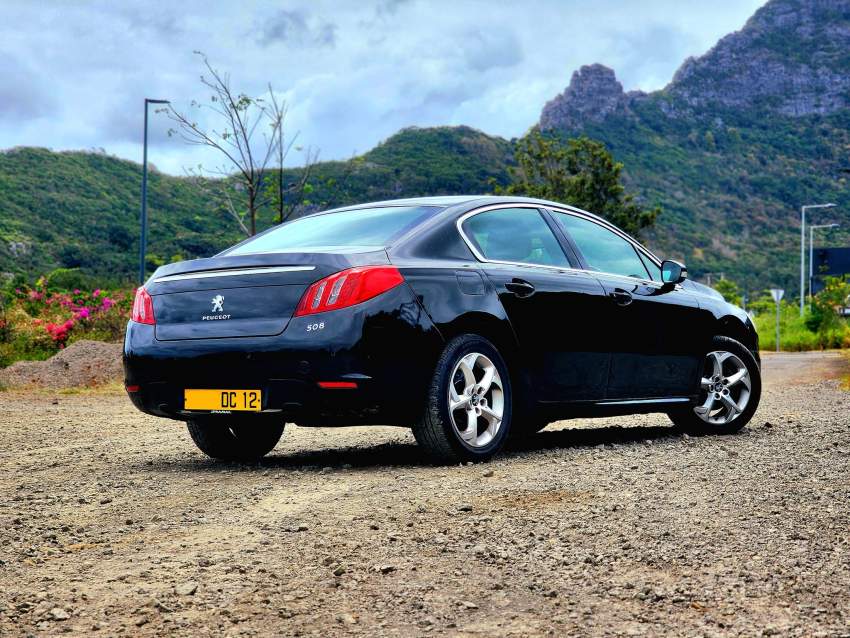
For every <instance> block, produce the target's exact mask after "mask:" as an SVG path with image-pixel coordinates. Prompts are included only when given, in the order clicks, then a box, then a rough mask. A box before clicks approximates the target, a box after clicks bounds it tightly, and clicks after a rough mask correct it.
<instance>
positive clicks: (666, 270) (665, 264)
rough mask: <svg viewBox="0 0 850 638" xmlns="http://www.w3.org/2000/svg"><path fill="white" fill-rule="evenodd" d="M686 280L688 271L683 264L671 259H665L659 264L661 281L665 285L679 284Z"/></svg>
mask: <svg viewBox="0 0 850 638" xmlns="http://www.w3.org/2000/svg"><path fill="white" fill-rule="evenodd" d="M687 278H688V269H687V268H686V267H685V264H680V263H679V262H678V261H673V260H672V259H665V260H664V261H662V262H661V281H663V282H664V283H665V284H670V285H676V284H680V283H682V282H683V281H685V279H687Z"/></svg>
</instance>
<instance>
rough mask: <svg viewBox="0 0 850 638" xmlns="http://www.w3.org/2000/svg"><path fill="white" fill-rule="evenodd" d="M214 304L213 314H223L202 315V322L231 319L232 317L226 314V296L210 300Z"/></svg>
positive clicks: (217, 296) (218, 296)
mask: <svg viewBox="0 0 850 638" xmlns="http://www.w3.org/2000/svg"><path fill="white" fill-rule="evenodd" d="M210 303H211V304H212V312H214V313H221V314H212V315H202V316H201V321H216V320H221V319H230V315H226V314H224V295H216V296H215V297H213V298H212V299H210Z"/></svg>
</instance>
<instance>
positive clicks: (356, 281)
mask: <svg viewBox="0 0 850 638" xmlns="http://www.w3.org/2000/svg"><path fill="white" fill-rule="evenodd" d="M403 281H404V278H403V277H402V276H401V273H400V272H399V271H398V268H396V267H394V266H357V267H356V268H348V269H347V270H342V271H340V272H338V273H334V274H333V275H329V276H328V277H325V278H324V279H320V280H319V281H317V282H316V283H314V284H313V285H312V286H310V287H309V288H307V292H305V293H304V296H303V297H301V301H300V302H298V307H297V308H296V309H295V316H296V317H301V316H303V315H312V314H315V313H317V312H327V311H328V310H338V309H340V308H347V307H349V306H353V305H355V304H358V303H362V302H364V301H367V300H369V299H372V298H373V297H377V296H378V295H380V294H383V293H385V292H386V291H388V290H390V289H391V288H395V287H396V286H398V285H399V284H400V283H402V282H403Z"/></svg>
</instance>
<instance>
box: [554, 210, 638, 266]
mask: <svg viewBox="0 0 850 638" xmlns="http://www.w3.org/2000/svg"><path fill="white" fill-rule="evenodd" d="M553 214H554V216H555V219H556V220H557V221H558V223H559V224H560V225H561V227H562V228H563V229H564V231H565V232H566V233H567V234H568V235H569V236H570V237H572V239H573V241H574V242H575V243H576V245H577V246H578V249H579V250H580V251H581V253H582V255H584V260H585V261H586V262H587V265H588V267H589V268H590V269H591V270H596V271H599V272H607V273H611V274H614V275H623V276H625V277H637V278H638V279H648V278H649V277H648V275H647V272H646V268H645V267H644V265H643V261H641V258H640V257H638V254H637V251H636V250H635V248H634V246H632V244H631V242H628V241H626V240H625V239H623V238H622V237H620V236H619V235H617V234H616V233H613V232H611V231H610V230H608V229H607V228H605V227H604V226H600V225H599V224H597V223H595V222H592V221H590V220H588V219H584V218H583V217H576V216H575V215H568V214H567V213H559V212H556V211H553Z"/></svg>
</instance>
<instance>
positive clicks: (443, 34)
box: [0, 0, 763, 173]
mask: <svg viewBox="0 0 850 638" xmlns="http://www.w3.org/2000/svg"><path fill="white" fill-rule="evenodd" d="M762 3H763V0H714V1H711V2H709V1H707V0H706V1H703V2H688V3H682V2H678V1H677V0H644V1H643V2H640V3H638V2H633V1H631V0H619V1H618V0H596V1H591V0H574V1H571V2H565V1H564V0H531V1H528V2H524V3H508V2H493V1H485V0H454V1H451V0H434V1H431V2H428V1H426V0H395V1H393V0H376V1H374V2H373V3H371V4H369V3H367V2H350V3H341V2H331V1H330V0H325V1H322V2H309V1H308V0H298V1H294V0H290V1H287V2H283V3H279V2H278V3H272V2H261V1H257V2H241V3H230V4H227V5H225V4H219V5H216V4H214V3H212V4H211V3H209V2H207V1H206V0H204V1H201V0H190V1H188V2H181V3H179V5H177V4H175V3H172V2H161V3H158V2H150V1H147V2H145V1H142V0H133V1H131V2H122V3H112V2H108V1H107V0H102V1H99V2H88V3H78V4H71V3H68V2H63V1H61V0H55V1H54V2H52V3H47V4H45V3H20V4H12V3H4V4H3V5H2V7H0V82H2V83H0V87H2V88H0V114H2V118H0V148H4V147H9V146H15V145H38V146H47V147H51V148H54V149H66V148H81V149H88V148H100V147H102V148H105V149H106V150H107V152H110V153H115V154H117V155H120V156H123V157H127V158H129V159H133V160H137V161H138V160H139V159H140V158H141V144H140V142H141V125H142V103H143V99H144V98H145V97H155V98H168V99H171V100H172V101H173V102H174V103H175V105H177V106H178V107H181V108H186V107H187V105H188V103H189V102H190V101H191V100H192V99H203V98H204V97H205V96H206V93H207V92H206V91H204V90H203V87H202V86H201V85H200V83H199V82H198V76H199V75H200V74H201V72H202V67H201V64H200V60H199V59H198V58H197V57H196V56H194V55H193V54H192V51H193V50H202V51H204V52H205V53H206V54H207V55H209V57H210V59H211V60H212V62H213V63H214V65H215V66H216V67H217V68H219V69H221V70H223V71H225V70H226V71H229V72H230V74H231V76H232V79H233V83H234V85H235V86H237V87H238V88H239V89H241V90H243V91H245V92H246V93H250V94H259V93H261V92H262V91H263V90H264V89H265V87H266V85H267V84H268V83H269V82H271V83H272V84H273V85H274V86H275V88H276V90H277V91H279V92H280V95H282V96H284V97H285V98H286V99H287V101H288V102H289V104H290V117H289V128H290V130H292V131H295V130H298V131H300V138H299V140H300V143H303V144H304V145H310V146H312V147H316V148H319V149H320V150H321V156H322V158H323V159H337V158H345V157H348V156H350V155H351V154H352V153H353V152H355V151H356V152H358V153H361V152H365V151H367V150H369V149H370V148H372V147H373V146H374V145H375V144H376V143H377V142H379V141H380V140H382V139H385V138H386V137H388V136H389V135H391V134H392V133H394V132H395V131H396V130H398V129H399V128H401V127H403V126H410V125H419V126H428V125H439V124H468V125H470V126H474V127H476V128H480V129H482V130H484V131H486V132H489V133H494V134H499V135H503V136H506V137H511V136H519V135H522V134H523V133H524V132H525V131H526V130H527V129H528V127H530V126H531V125H533V124H534V123H535V122H536V120H537V118H538V116H539V113H540V109H541V108H542V106H543V104H544V103H545V102H546V101H547V100H548V99H550V98H551V97H552V96H554V95H555V94H557V93H559V92H561V91H562V90H563V88H564V86H565V85H566V83H567V82H568V81H569V78H570V76H571V75H572V72H573V71H574V70H575V69H576V68H578V67H579V66H580V65H582V64H589V63H593V62H601V63H603V64H606V65H608V66H611V67H613V68H614V69H615V70H616V72H617V75H618V77H619V78H620V79H621V81H622V82H623V84H624V86H625V88H626V89H627V90H628V89H636V88H639V89H643V90H653V89H657V88H660V87H662V86H663V85H664V84H666V83H667V82H668V81H669V80H670V78H671V77H672V75H673V73H674V72H675V70H676V68H678V66H679V65H680V64H681V62H682V61H683V60H684V59H685V58H686V57H687V56H689V55H698V54H701V53H703V52H705V51H706V50H707V49H708V48H710V47H711V46H712V45H713V44H714V43H715V42H716V41H717V40H718V39H719V38H720V37H721V36H723V35H725V34H726V33H728V32H730V31H733V30H736V29H739V28H740V27H741V26H743V24H744V22H745V21H746V19H747V18H748V17H749V15H751V14H752V13H753V11H755V9H756V8H757V7H758V6H759V5H760V4H762ZM10 87H11V88H10ZM167 128H168V125H167V123H166V122H165V121H164V120H163V118H162V116H153V117H152V135H151V142H152V148H151V153H150V157H151V160H152V161H153V162H154V163H155V164H156V165H157V166H159V167H160V168H161V169H163V170H166V171H169V172H172V173H180V172H182V169H183V167H187V166H194V165H196V164H198V163H199V162H203V163H205V164H218V163H219V160H218V158H217V157H215V156H213V155H211V154H210V153H209V152H208V151H206V150H204V149H197V148H191V147H187V146H185V145H183V144H181V143H180V142H179V141H178V140H177V139H174V138H168V137H167V135H166V134H165V131H166V130H167ZM294 159H295V160H296V161H297V159H298V158H294Z"/></svg>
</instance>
